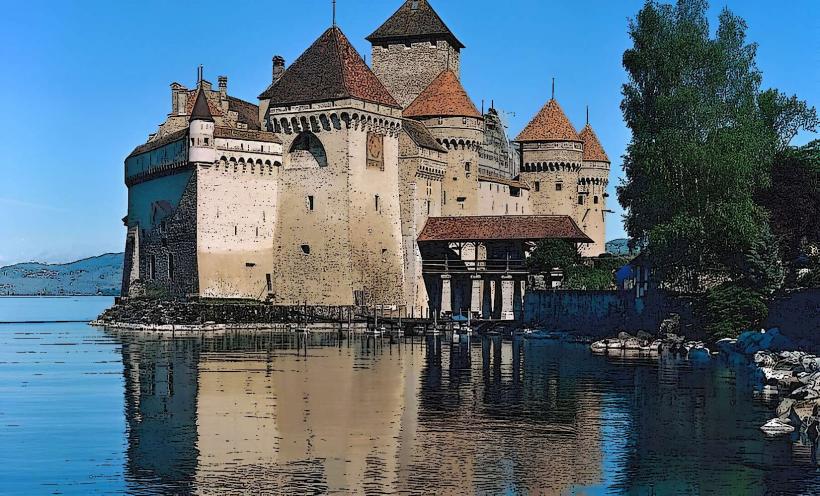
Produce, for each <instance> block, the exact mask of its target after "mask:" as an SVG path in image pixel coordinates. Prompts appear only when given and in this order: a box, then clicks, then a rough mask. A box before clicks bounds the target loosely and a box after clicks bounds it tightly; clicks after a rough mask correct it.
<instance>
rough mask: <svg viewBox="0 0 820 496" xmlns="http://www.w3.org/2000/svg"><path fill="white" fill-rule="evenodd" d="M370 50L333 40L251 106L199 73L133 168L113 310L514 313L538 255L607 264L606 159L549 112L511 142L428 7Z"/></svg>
mask: <svg viewBox="0 0 820 496" xmlns="http://www.w3.org/2000/svg"><path fill="white" fill-rule="evenodd" d="M367 40H368V41H369V42H370V43H371V44H372V58H371V60H372V67H368V65H367V64H366V63H365V61H364V60H363V59H362V57H361V56H360V55H359V54H358V53H357V52H356V50H355V49H354V48H353V47H352V45H351V44H350V42H349V41H348V39H347V38H346V37H345V35H344V34H343V33H342V31H341V30H340V29H339V28H338V27H336V26H335V25H334V26H332V27H331V28H329V29H328V30H327V31H325V32H324V33H323V34H322V35H321V36H320V37H319V38H318V39H317V40H316V41H315V42H314V43H313V44H312V45H311V46H310V47H309V48H307V50H305V52H304V53H302V55H301V56H300V57H299V58H298V59H297V60H296V61H294V62H293V63H292V64H291V65H290V66H287V67H286V64H285V61H284V59H282V58H281V57H279V56H276V57H273V71H272V81H271V84H270V86H268V88H266V89H265V90H264V91H263V92H262V93H261V94H260V95H259V97H258V100H259V103H258V105H256V104H253V103H249V102H246V101H243V100H240V99H238V98H235V97H233V96H230V95H229V94H228V80H227V78H226V77H219V79H218V86H217V88H213V86H212V84H211V83H209V82H208V81H205V80H204V79H203V77H202V72H201V69H200V75H199V78H198V79H199V80H198V82H197V85H196V87H195V88H193V89H189V88H186V87H185V86H183V85H181V84H179V83H173V84H172V85H171V101H172V106H171V113H170V114H169V115H168V117H167V119H166V121H165V122H164V123H162V124H161V125H160V126H159V129H158V130H157V132H156V133H155V134H152V135H151V136H149V138H148V140H147V142H146V143H145V144H143V145H140V146H138V147H137V148H136V149H135V150H134V151H133V152H132V153H131V154H130V155H129V156H128V157H127V158H126V160H125V183H126V185H127V187H128V215H127V216H126V217H125V218H124V219H123V222H124V223H125V226H126V227H127V237H126V261H125V270H124V274H123V290H122V294H123V296H128V295H133V294H137V293H138V292H141V291H146V290H147V288H152V289H153V290H160V291H162V292H164V293H167V294H168V295H173V296H189V297H190V296H196V297H201V298H243V299H257V300H267V301H270V302H272V303H274V304H281V305H302V304H307V305H316V306H352V305H368V306H373V305H386V306H389V307H391V308H394V309H396V308H399V309H401V310H400V311H402V312H403V313H404V314H406V315H414V316H425V317H426V316H430V315H432V314H434V313H448V312H454V313H457V312H461V311H462V310H471V311H473V312H474V313H475V314H476V315H481V316H485V317H495V318H512V317H514V315H515V312H516V311H519V310H520V305H521V297H522V295H523V292H524V291H525V284H524V280H525V279H526V276H527V270H526V263H525V262H526V257H527V255H528V253H529V252H530V251H531V250H532V248H533V246H534V243H535V242H537V241H538V240H540V239H543V238H560V239H566V240H568V241H572V242H575V243H579V244H580V247H581V249H582V252H583V254H584V255H586V256H597V255H599V254H601V253H603V251H604V242H605V239H604V225H605V214H606V212H607V210H606V202H607V194H606V187H607V183H608V177H609V167H610V163H609V159H608V158H607V155H606V153H605V152H604V150H603V148H602V146H601V144H600V142H599V141H598V139H597V137H596V135H595V133H594V131H593V130H592V128H591V127H590V126H589V124H587V125H586V127H584V128H583V129H582V130H581V131H580V132H577V131H576V129H575V128H574V127H573V125H572V124H571V123H570V121H569V119H568V118H567V117H566V115H565V114H564V112H563V111H562V109H561V107H560V106H559V105H558V102H557V101H555V99H554V98H553V99H550V100H549V101H548V102H547V103H546V105H544V106H543V108H541V109H540V110H539V111H538V112H537V114H536V115H535V117H533V119H532V120H531V122H530V123H529V124H528V125H527V126H526V128H525V129H524V130H523V131H522V132H521V133H520V134H519V135H518V136H517V138H515V140H513V141H510V140H509V139H508V137H507V136H506V132H505V128H504V125H503V122H502V119H501V117H500V115H499V112H498V111H497V110H496V109H495V108H494V106H491V107H490V108H489V109H488V110H487V111H486V112H484V111H483V109H482V111H479V110H478V109H477V108H476V106H475V104H474V103H473V101H472V100H471V99H470V97H469V96H468V94H467V92H466V90H465V89H464V87H463V85H462V83H461V81H460V77H459V74H460V62H461V51H462V50H463V49H464V48H465V47H464V45H463V44H462V43H461V42H460V41H459V40H458V38H456V36H455V35H454V34H453V33H452V32H451V31H450V30H449V29H448V28H447V26H446V25H445V23H444V22H443V21H442V19H441V18H440V17H439V16H438V14H437V13H436V12H435V11H434V10H433V8H432V7H431V6H430V4H429V3H428V2H427V0H407V1H405V2H404V3H403V4H402V5H401V7H400V8H399V9H398V10H397V11H396V12H395V13H394V14H393V16H391V17H390V18H389V19H388V20H387V21H386V22H385V23H384V24H382V25H381V27H379V28H378V29H377V30H376V31H374V32H373V34H371V35H370V36H369V37H367Z"/></svg>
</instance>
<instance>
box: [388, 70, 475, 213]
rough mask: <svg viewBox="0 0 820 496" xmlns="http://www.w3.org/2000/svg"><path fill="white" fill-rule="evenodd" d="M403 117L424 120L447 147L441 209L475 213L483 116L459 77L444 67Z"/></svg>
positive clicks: (452, 211) (448, 211) (444, 211)
mask: <svg viewBox="0 0 820 496" xmlns="http://www.w3.org/2000/svg"><path fill="white" fill-rule="evenodd" d="M404 117H406V118H410V119H414V120H417V121H420V122H422V123H424V125H425V126H426V127H427V128H428V129H429V130H430V132H431V133H432V135H433V136H434V137H435V138H436V140H437V141H438V142H439V143H441V144H442V145H443V146H444V148H446V149H447V173H446V174H445V176H444V181H443V183H442V201H441V212H442V215H445V216H461V215H476V213H477V210H478V162H479V157H480V152H481V146H482V143H483V142H484V118H483V117H482V115H481V113H479V111H478V109H477V108H476V107H475V104H473V102H472V100H470V97H469V96H468V95H467V92H466V91H465V90H464V87H463V86H462V85H461V81H459V80H458V76H456V74H455V73H454V72H453V71H449V70H445V71H443V72H442V73H441V74H439V75H438V77H437V78H436V79H435V80H433V82H432V83H430V85H429V86H428V87H427V88H425V90H424V91H423V92H422V93H421V94H420V95H419V96H418V97H417V98H416V99H415V100H413V103H411V104H410V105H409V106H408V107H407V108H406V109H405V110H404Z"/></svg>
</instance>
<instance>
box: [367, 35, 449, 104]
mask: <svg viewBox="0 0 820 496" xmlns="http://www.w3.org/2000/svg"><path fill="white" fill-rule="evenodd" d="M371 54H372V57H373V62H372V64H371V65H372V68H373V72H374V73H375V74H376V76H378V78H379V79H380V80H381V82H382V84H384V86H385V87H386V88H387V89H388V91H390V94H392V95H393V98H395V99H396V101H397V102H399V105H401V106H402V108H406V107H407V106H408V105H410V104H411V103H412V102H413V100H415V99H416V97H417V96H419V94H420V93H421V92H422V91H424V89H425V88H427V86H429V85H430V83H432V82H433V80H434V79H435V78H436V76H438V75H439V74H441V73H442V72H443V71H445V70H446V69H450V70H452V71H453V72H454V73H455V74H456V75H459V73H460V72H459V71H460V61H461V54H460V52H459V51H458V50H457V49H455V48H454V47H452V46H451V45H450V44H449V43H448V42H446V41H443V40H440V41H437V42H432V43H431V42H429V41H424V42H418V43H411V44H410V46H407V45H405V44H403V43H401V44H391V45H388V46H386V47H385V46H383V45H373V48H372V50H371Z"/></svg>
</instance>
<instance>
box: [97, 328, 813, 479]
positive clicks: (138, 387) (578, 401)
mask: <svg viewBox="0 0 820 496" xmlns="http://www.w3.org/2000/svg"><path fill="white" fill-rule="evenodd" d="M107 332H109V334H110V335H111V337H113V339H114V340H115V341H116V342H118V343H119V344H120V346H121V350H122V359H123V362H124V375H125V377H124V378H125V381H124V382H125V397H126V398H125V410H126V412H125V415H126V429H127V432H126V438H127V440H126V444H127V448H126V452H127V454H126V463H125V477H126V482H127V484H128V486H129V489H130V492H131V493H133V494H159V493H161V494H187V493H199V494H244V493H253V494H289V495H290V494H325V493H335V494H431V493H432V494H444V495H450V494H452V495H461V494H556V495H557V494H603V493H618V494H622V493H626V494H637V495H650V494H744V495H747V494H771V493H777V494H816V493H817V491H820V478H818V477H816V474H813V473H812V474H809V473H808V472H807V470H811V468H810V466H809V461H808V451H807V449H803V448H799V447H798V446H797V445H795V444H793V443H791V442H790V441H789V440H786V439H779V440H767V439H766V438H765V437H764V436H763V435H762V434H761V433H760V432H759V430H758V427H759V426H760V425H761V423H762V422H763V421H765V419H766V418H767V416H768V415H770V407H769V406H767V405H765V404H763V403H762V402H760V401H757V400H755V399H754V398H753V394H752V383H751V379H750V378H749V377H746V376H744V375H742V374H740V373H738V372H735V371H733V370H732V369H730V368H726V367H721V366H692V365H691V364H688V363H686V362H681V361H677V360H674V359H663V360H660V361H659V360H657V359H632V360H628V359H623V358H622V359H613V358H611V357H603V356H594V355H591V354H590V353H589V351H588V350H587V349H586V347H584V346H582V345H573V344H568V343H560V342H552V341H547V342H545V341H531V340H523V339H520V338H516V339H515V340H513V341H510V340H504V341H502V340H501V338H500V337H497V336H495V337H483V338H474V340H473V341H472V343H471V344H469V345H467V344H466V343H465V344H458V345H455V346H453V345H451V344H450V340H449V339H448V338H446V337H427V338H416V339H409V338H407V340H405V339H402V340H401V342H399V341H396V342H393V343H392V344H391V341H390V339H389V338H387V337H385V338H378V339H374V338H373V337H369V338H368V337H365V336H361V335H360V336H356V335H354V336H352V337H351V338H350V339H344V340H340V339H339V336H338V335H337V334H335V333H313V334H311V335H310V336H309V338H308V339H309V345H308V346H307V348H305V347H304V346H301V343H300V342H299V341H300V338H299V336H300V335H297V334H274V333H265V332H227V333H222V334H209V335H206V336H178V335H177V336H176V337H173V338H172V337H161V336H159V335H156V334H129V333H113V331H107ZM801 450H802V451H801Z"/></svg>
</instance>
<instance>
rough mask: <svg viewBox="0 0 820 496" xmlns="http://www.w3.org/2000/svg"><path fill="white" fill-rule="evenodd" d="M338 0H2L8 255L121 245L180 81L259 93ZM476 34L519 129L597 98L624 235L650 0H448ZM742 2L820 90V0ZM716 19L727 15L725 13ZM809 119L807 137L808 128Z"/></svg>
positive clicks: (373, 6) (349, 8)
mask: <svg viewBox="0 0 820 496" xmlns="http://www.w3.org/2000/svg"><path fill="white" fill-rule="evenodd" d="M330 3H331V2H330V0H301V1H299V2H292V1H288V2H285V1H279V0H266V1H236V2H229V1H227V0H221V1H209V0H200V1H198V2H171V1H156V0H151V1H149V0H146V1H133V0H127V1H126V0H123V1H116V2H111V1H90V0H89V1H74V2H52V1H37V0H34V1H31V0H29V1H26V2H20V1H16V2H12V1H8V0H3V1H2V4H3V5H2V11H3V19H2V20H0V23H2V29H0V60H1V61H2V64H3V66H4V70H3V72H2V75H3V77H2V85H3V89H2V91H0V108H2V110H3V113H4V117H5V118H4V119H0V136H2V141H1V142H2V145H0V151H2V160H0V174H2V180H0V265H6V264H10V263H15V262H20V261H29V260H38V261H47V262H63V261H68V260H73V259H76V258H81V257H86V256H92V255H96V254H99V253H103V252H110V251H121V250H122V247H123V244H124V243H123V240H124V237H125V230H124V227H123V225H122V222H121V219H122V217H123V216H124V215H125V213H126V188H125V186H124V184H123V159H124V158H125V156H126V155H128V153H129V152H130V151H131V150H132V149H133V148H134V147H135V146H136V145H138V144H140V143H142V142H144V140H145V139H146V137H147V135H148V134H149V133H151V132H154V131H155V130H156V127H157V125H158V124H159V123H160V122H162V121H163V120H164V118H165V115H166V114H167V113H168V111H169V107H170V100H171V99H170V89H169V84H170V83H171V82H173V81H179V82H181V83H183V84H186V85H193V84H194V83H195V81H196V67H197V65H198V64H203V65H204V66H205V76H206V78H207V79H209V80H211V81H213V82H215V81H216V77H217V76H218V75H222V74H224V75H227V76H228V77H229V82H228V89H229V92H230V93H231V94H232V95H234V96H238V97H240V98H244V99H246V100H249V101H253V102H256V100H255V98H256V96H257V95H258V94H259V93H260V92H261V91H262V90H264V89H265V87H266V86H267V85H268V83H269V82H270V72H271V67H270V63H271V57H272V56H273V55H274V54H281V55H283V56H284V57H285V59H286V60H287V61H288V63H290V62H292V61H293V60H294V59H295V58H296V57H297V56H298V55H299V54H300V53H301V52H302V51H303V50H304V49H305V48H306V47H307V46H308V45H310V43H311V42H312V41H313V40H314V39H315V38H316V37H317V36H318V35H319V34H321V33H322V31H323V30H324V29H326V28H327V27H328V26H329V24H330V19H331V7H330ZM400 3H401V0H378V1H374V0H338V16H337V19H338V24H339V25H340V27H341V28H342V29H343V31H344V32H345V33H346V34H347V36H348V37H349V38H350V39H351V41H352V42H353V43H354V44H355V46H356V48H357V49H358V50H359V51H360V52H361V53H362V54H365V55H367V59H368V61H369V59H370V56H369V53H370V47H369V44H368V43H367V42H366V41H365V40H364V37H365V36H367V35H368V34H370V32H372V31H373V30H374V29H375V28H376V27H378V26H379V24H380V23H381V22H382V21H384V20H385V19H386V18H387V17H388V16H389V15H390V14H391V13H392V12H393V11H394V10H395V9H396V8H398V6H399V4H400ZM432 3H433V5H434V7H435V8H436V10H437V11H438V12H439V14H440V15H441V16H442V18H443V19H444V20H445V22H446V23H447V24H448V25H449V26H450V28H451V29H452V30H453V32H454V33H455V34H456V36H458V37H459V39H460V40H461V41H462V42H463V43H464V44H465V45H467V48H466V49H465V50H464V51H463V52H462V57H463V58H462V79H463V81H464V84H465V86H466V88H467V90H468V92H469V93H470V95H471V96H472V98H473V100H474V101H475V102H476V105H481V100H482V99H484V100H486V101H487V103H488V104H489V101H490V100H491V99H494V100H495V103H496V107H498V108H500V109H504V110H506V111H508V112H512V113H513V115H510V117H509V123H510V130H509V132H510V134H512V135H515V134H517V133H518V131H520V130H521V128H522V127H523V126H524V125H526V123H527V121H528V120H529V119H530V118H531V117H532V116H533V114H534V113H535V112H537V111H538V109H539V108H540V107H541V105H543V104H544V103H545V102H546V100H547V99H548V98H549V92H550V79H551V78H552V77H555V78H556V97H557V99H558V101H559V102H560V104H561V105H562V107H563V108H564V110H565V111H566V113H567V114H568V116H569V118H570V119H571V120H572V121H573V123H574V124H575V125H576V127H579V128H580V127H581V126H583V123H584V109H585V106H586V105H589V106H590V120H591V123H592V125H593V127H594V128H595V130H596V131H597V133H598V136H599V137H600V139H601V141H602V143H603V145H604V147H605V148H606V150H607V152H608V154H609V156H610V159H611V160H612V161H613V164H612V180H611V181H610V183H611V185H612V186H611V191H610V194H611V195H612V197H611V205H612V208H613V209H614V210H615V211H616V213H615V214H612V215H611V217H610V218H609V224H608V227H607V231H608V232H607V239H612V238H616V237H621V236H623V228H622V223H621V214H622V212H621V210H620V207H619V206H618V205H617V201H615V194H614V193H615V192H614V186H615V185H616V184H617V183H618V181H619V180H620V177H621V159H620V157H621V155H622V154H623V152H624V149H625V146H626V144H627V142H628V140H629V132H628V130H627V129H626V127H625V126H624V124H623V119H622V116H621V112H620V109H619V104H620V100H621V96H620V88H621V85H622V84H623V83H624V82H625V79H626V75H625V73H624V70H623V68H622V66H621V56H622V54H623V51H624V50H625V49H626V48H627V47H628V46H629V39H628V37H627V31H626V30H627V19H628V18H629V17H632V16H634V14H635V13H636V12H637V11H638V9H639V8H640V7H641V5H642V3H643V2H642V1H640V0H619V1H606V0H597V1H574V2H566V1H565V2H558V1H545V0H509V1H506V2H498V1H491V0H458V1H456V0H433V1H432ZM725 5H728V6H729V8H731V9H732V10H733V11H734V12H735V13H737V14H739V15H740V16H742V17H743V18H745V19H746V21H747V22H748V24H749V31H748V34H749V38H750V40H752V41H755V42H757V43H759V45H760V48H759V52H758V65H759V67H760V69H761V70H762V71H763V75H764V86H766V87H777V88H779V89H781V90H782V91H785V92H787V93H789V94H792V93H796V94H798V95H799V96H800V97H801V98H803V99H806V100H808V101H809V103H810V104H812V105H815V106H817V105H818V104H820V77H819V74H820V69H818V67H820V2H818V1H816V0H791V1H788V2H781V3H773V2H771V1H768V0H766V1H764V0H754V1H749V0H725V1H722V2H717V1H713V2H711V13H712V19H713V20H714V19H716V16H717V14H718V12H719V10H720V9H721V8H722V7H723V6H725ZM715 22H716V21H715ZM811 139H812V136H810V135H807V134H802V135H800V136H798V138H797V139H796V140H795V143H798V144H801V143H805V142H808V141H810V140H811Z"/></svg>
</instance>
